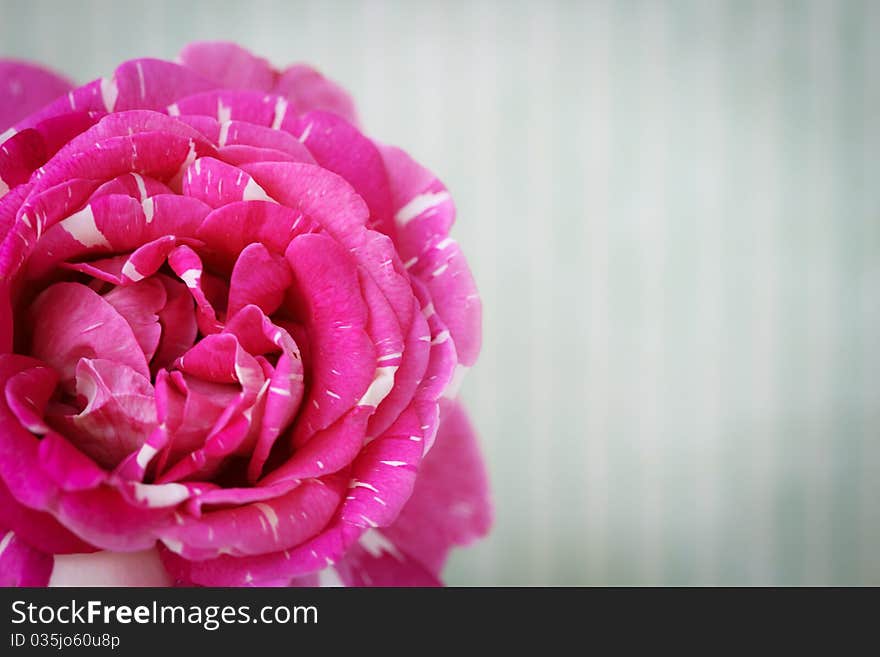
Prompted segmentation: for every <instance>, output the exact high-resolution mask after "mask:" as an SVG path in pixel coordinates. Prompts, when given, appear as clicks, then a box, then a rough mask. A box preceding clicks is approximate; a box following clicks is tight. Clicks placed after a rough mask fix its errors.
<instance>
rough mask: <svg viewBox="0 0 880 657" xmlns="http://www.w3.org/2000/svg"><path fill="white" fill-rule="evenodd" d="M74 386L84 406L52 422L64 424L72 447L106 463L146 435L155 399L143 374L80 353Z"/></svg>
mask: <svg viewBox="0 0 880 657" xmlns="http://www.w3.org/2000/svg"><path fill="white" fill-rule="evenodd" d="M76 389H77V393H78V394H79V395H81V396H82V397H83V398H84V399H85V401H86V406H85V408H84V409H83V410H82V412H80V413H79V415H75V416H61V417H55V418H53V421H54V422H55V423H57V424H59V425H60V426H63V427H65V429H66V431H67V432H68V433H69V435H71V437H72V438H73V439H74V441H75V442H76V445H77V447H79V449H81V450H82V451H83V452H85V453H86V454H88V455H89V456H91V457H92V458H94V459H95V460H96V461H97V462H98V463H100V464H102V465H104V466H105V467H107V468H112V467H114V466H115V465H116V464H118V463H119V462H120V461H121V460H122V459H123V458H124V457H126V456H128V455H129V454H131V453H132V452H134V451H135V450H137V449H139V448H140V446H141V445H142V444H143V443H144V442H145V441H146V440H147V438H148V437H149V435H150V434H151V433H152V432H153V429H155V427H156V402H155V399H154V395H153V386H152V385H151V384H150V380H149V378H148V377H146V376H144V375H142V374H140V373H139V372H137V371H135V370H133V369H132V368H130V367H127V366H125V365H123V364H121V363H117V362H115V361H111V360H104V359H94V360H91V359H88V358H82V359H81V360H80V361H79V362H78V364H77V367H76Z"/></svg>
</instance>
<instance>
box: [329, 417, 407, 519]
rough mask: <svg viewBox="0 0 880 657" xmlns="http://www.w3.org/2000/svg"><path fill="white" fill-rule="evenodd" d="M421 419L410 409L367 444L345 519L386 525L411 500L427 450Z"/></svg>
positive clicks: (356, 468) (354, 474) (355, 468)
mask: <svg viewBox="0 0 880 657" xmlns="http://www.w3.org/2000/svg"><path fill="white" fill-rule="evenodd" d="M420 422H421V420H420V418H419V416H418V414H417V413H416V412H415V411H414V410H413V409H407V410H406V411H405V412H404V413H402V414H401V416H400V418H398V420H397V421H396V422H395V423H394V424H393V425H392V426H391V427H390V428H389V429H388V430H387V431H386V432H385V434H383V435H382V436H380V437H379V438H376V439H375V440H373V441H372V442H370V443H369V444H368V445H366V446H365V447H364V448H363V450H361V452H360V454H358V457H357V459H356V460H355V462H354V464H353V465H352V469H351V483H350V484H349V487H350V489H351V490H350V491H349V493H348V497H347V498H346V499H345V504H344V505H343V508H342V518H343V520H345V521H346V522H348V523H351V524H352V525H359V526H362V527H384V526H386V525H389V524H390V523H392V522H393V521H394V520H395V519H396V518H397V515H398V513H400V509H401V508H402V507H403V505H404V504H405V503H406V501H407V500H408V499H409V497H410V494H411V493H412V490H413V483H414V482H415V480H416V474H417V472H418V467H419V463H420V462H421V460H422V453H423V451H424V449H423V448H424V440H423V431H422V429H421V428H420Z"/></svg>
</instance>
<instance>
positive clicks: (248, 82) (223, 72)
mask: <svg viewBox="0 0 880 657" xmlns="http://www.w3.org/2000/svg"><path fill="white" fill-rule="evenodd" d="M180 61H181V62H182V63H183V64H184V65H186V66H188V67H190V68H191V69H193V70H194V71H197V72H198V73H200V74H201V75H203V76H204V77H206V78H208V79H209V80H213V81H214V82H215V83H217V86H218V87H223V88H226V89H258V90H261V91H265V90H268V89H269V88H270V87H271V86H272V85H273V84H274V82H275V73H274V72H273V71H272V68H271V67H270V66H269V62H267V61H266V60H265V59H263V58H261V57H255V56H254V55H252V54H251V53H249V52H248V51H247V50H245V49H244V48H242V47H240V46H237V45H236V44H234V43H226V42H221V41H198V42H195V43H190V44H187V45H186V46H185V47H184V49H183V50H182V51H181V52H180Z"/></svg>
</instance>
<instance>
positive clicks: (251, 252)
mask: <svg viewBox="0 0 880 657" xmlns="http://www.w3.org/2000/svg"><path fill="white" fill-rule="evenodd" d="M291 281H292V275H291V273H290V267H288V266H287V261H286V260H285V259H284V258H283V257H282V256H280V255H274V254H272V253H270V252H269V251H268V250H267V249H266V247H265V246H263V245H262V244H259V243H254V244H249V245H248V246H246V247H245V248H244V250H243V251H242V252H241V254H240V255H239V256H238V260H237V261H236V263H235V267H234V268H233V270H232V276H231V278H230V281H229V306H228V308H227V315H228V316H229V317H232V316H234V315H235V314H236V313H237V312H238V311H239V310H241V309H242V308H244V307H245V306H247V305H251V304H253V305H255V306H257V307H259V308H260V310H262V311H263V312H264V313H265V314H266V315H271V314H272V313H274V312H275V311H276V310H278V308H279V306H280V305H281V302H282V301H283V300H284V294H285V292H286V291H287V288H288V287H289V286H290V283H291Z"/></svg>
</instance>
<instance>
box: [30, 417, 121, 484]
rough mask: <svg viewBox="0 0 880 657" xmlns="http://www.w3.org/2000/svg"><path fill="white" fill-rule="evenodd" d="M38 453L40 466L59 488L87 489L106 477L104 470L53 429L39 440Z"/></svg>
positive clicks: (101, 481) (100, 482)
mask: <svg viewBox="0 0 880 657" xmlns="http://www.w3.org/2000/svg"><path fill="white" fill-rule="evenodd" d="M39 454H40V466H41V467H42V468H43V470H44V471H45V472H47V473H48V474H49V475H50V476H51V477H52V478H53V479H54V480H55V482H56V483H57V484H58V486H59V487H60V488H61V490H65V491H77V490H88V489H91V488H95V487H97V486H99V485H100V484H102V483H103V482H104V481H105V480H106V479H107V473H106V472H105V471H104V470H102V469H101V468H100V467H98V465H96V464H95V462H94V461H92V460H91V459H90V458H89V457H87V456H86V455H84V454H83V453H82V452H80V451H79V450H78V449H77V448H76V447H74V446H73V445H71V444H70V442H68V440H67V439H66V438H65V437H64V436H62V435H60V434H57V433H55V432H54V431H52V432H49V433H48V434H47V435H46V436H45V437H44V438H43V439H42V440H41V441H40V447H39Z"/></svg>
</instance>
